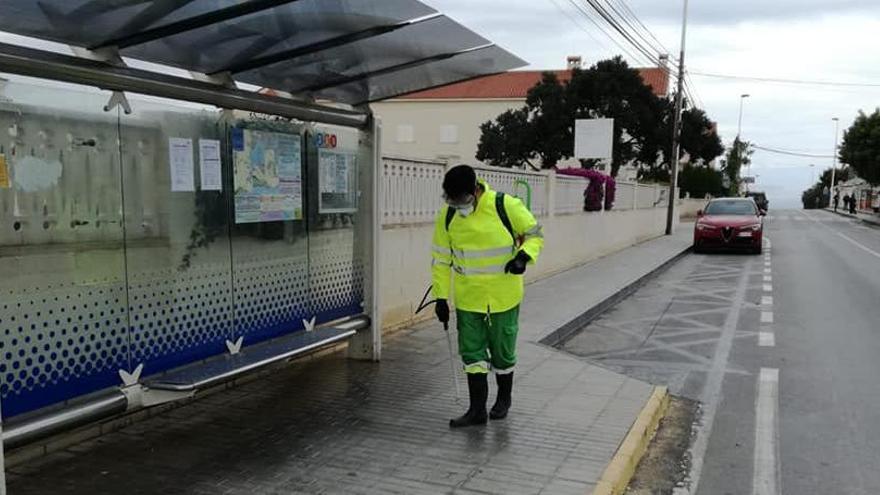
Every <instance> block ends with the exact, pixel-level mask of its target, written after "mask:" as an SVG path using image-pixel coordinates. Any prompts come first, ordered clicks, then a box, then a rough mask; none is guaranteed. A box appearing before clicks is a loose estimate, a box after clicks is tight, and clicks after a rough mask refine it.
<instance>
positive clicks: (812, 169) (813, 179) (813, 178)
mask: <svg viewBox="0 0 880 495" xmlns="http://www.w3.org/2000/svg"><path fill="white" fill-rule="evenodd" d="M810 172H811V173H812V175H811V178H810V187H812V186H815V185H816V164H815V163H811V164H810Z"/></svg>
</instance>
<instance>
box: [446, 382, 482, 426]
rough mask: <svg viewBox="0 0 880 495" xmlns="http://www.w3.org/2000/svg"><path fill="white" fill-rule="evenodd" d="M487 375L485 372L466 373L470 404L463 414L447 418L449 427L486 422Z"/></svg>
mask: <svg viewBox="0 0 880 495" xmlns="http://www.w3.org/2000/svg"><path fill="white" fill-rule="evenodd" d="M487 376H488V375H487V374H486V373H468V375H467V379H468V392H469V393H470V397H471V405H470V407H469V408H468V410H467V412H466V413H464V415H463V416H460V417H458V418H455V419H450V420H449V427H450V428H461V427H464V426H476V425H484V424H486V422H487V421H488V417H487V416H486V401H487V400H488V399H489V380H488V378H487Z"/></svg>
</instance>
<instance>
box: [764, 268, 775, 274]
mask: <svg viewBox="0 0 880 495" xmlns="http://www.w3.org/2000/svg"><path fill="white" fill-rule="evenodd" d="M771 272H773V270H771V269H770V268H764V273H771Z"/></svg>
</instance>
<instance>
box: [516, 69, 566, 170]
mask: <svg viewBox="0 0 880 495" xmlns="http://www.w3.org/2000/svg"><path fill="white" fill-rule="evenodd" d="M565 93H566V88H565V86H563V85H562V84H560V82H559V78H557V77H556V74H554V73H552V72H545V73H544V74H543V76H542V78H541V82H539V83H538V84H536V85H535V86H534V87H533V88H531V89H530V90H529V92H528V95H527V96H526V107H527V108H528V110H529V112H530V114H531V121H530V123H531V127H532V129H531V131H532V139H533V141H532V142H533V144H534V147H535V152H536V153H537V155H538V156H539V157H541V167H542V168H553V167H555V166H556V164H557V163H559V160H561V159H562V158H563V157H567V156H571V155H572V154H573V151H574V149H573V147H574V144H573V143H574V141H573V136H572V132H573V130H572V125H573V124H572V123H571V122H570V121H568V120H567V119H565V118H561V116H564V115H566V114H567V112H568V110H567V108H566V107H567V105H566V95H565ZM569 149H571V150H572V152H571V153H568V154H566V151H567V150H569Z"/></svg>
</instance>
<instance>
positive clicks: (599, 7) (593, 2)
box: [585, 0, 660, 65]
mask: <svg viewBox="0 0 880 495" xmlns="http://www.w3.org/2000/svg"><path fill="white" fill-rule="evenodd" d="M585 1H586V2H587V4H589V5H590V7H592V8H593V10H594V11H596V13H598V14H599V16H600V17H601V18H602V19H604V20H605V22H607V23H608V24H609V25H610V26H611V28H612V29H614V30H615V31H617V33H618V34H620V36H621V37H623V39H624V40H626V41H627V42H628V43H629V44H630V45H632V46H633V48H635V49H636V50H638V51H639V52H641V53H642V54H643V55H644V56H645V58H647V59H648V60H649V61H651V62H652V63H653V64H654V65H659V64H660V61H659V60H658V59H657V58H656V55H654V54H653V53H651V51H650V50H648V49H646V48H645V47H644V46H643V45H642V44H641V43H639V42H638V41H636V40H635V39H634V38H633V35H632V34H631V33H630V32H629V31H627V30H626V29H624V28H623V27H621V25H620V23H619V22H618V21H617V20H616V19H615V18H614V16H613V15H611V14H610V13H609V12H608V10H607V9H605V7H604V6H603V4H601V3H600V2H599V0H585Z"/></svg>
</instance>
